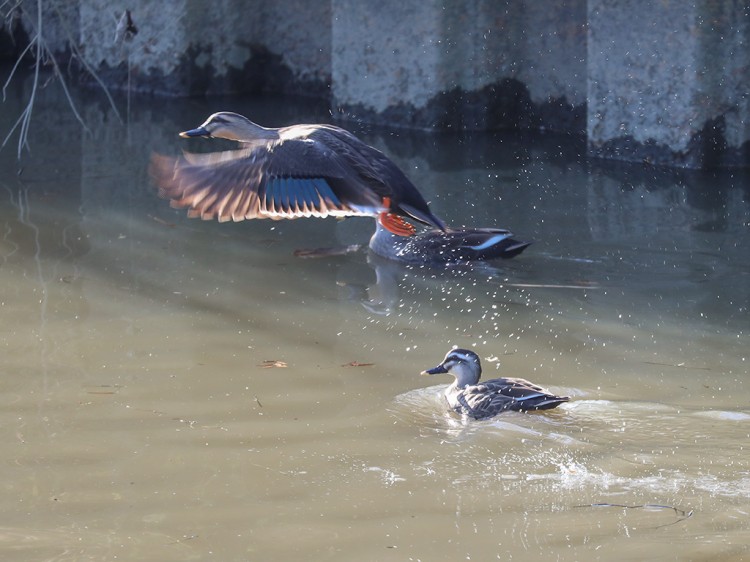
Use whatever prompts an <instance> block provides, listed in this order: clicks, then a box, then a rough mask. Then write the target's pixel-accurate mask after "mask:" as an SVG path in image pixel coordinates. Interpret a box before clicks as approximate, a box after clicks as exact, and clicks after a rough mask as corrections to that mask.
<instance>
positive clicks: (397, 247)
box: [370, 219, 408, 260]
mask: <svg viewBox="0 0 750 562" xmlns="http://www.w3.org/2000/svg"><path fill="white" fill-rule="evenodd" d="M407 241H408V238H405V237H404V236H398V235H396V234H393V233H392V232H389V231H387V230H386V229H385V228H383V225H382V224H380V221H379V220H377V219H376V220H375V234H373V235H372V238H370V249H371V250H372V251H373V252H374V253H376V254H377V255H379V256H382V257H384V258H390V259H393V260H397V259H399V252H400V251H401V249H402V248H403V247H404V244H406V242H407Z"/></svg>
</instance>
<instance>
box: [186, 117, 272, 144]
mask: <svg viewBox="0 0 750 562" xmlns="http://www.w3.org/2000/svg"><path fill="white" fill-rule="evenodd" d="M268 131H269V130H268V129H265V128H264V127H261V126H260V125H257V124H255V123H253V122H252V121H250V119H248V118H247V117H245V116H243V115H240V114H239V113H232V112H231V111H220V112H219V113H214V114H213V115H211V116H210V117H209V118H208V119H206V120H205V121H204V123H203V124H202V125H201V126H200V127H198V128H196V129H190V130H189V131H183V132H181V133H180V136H181V137H183V138H190V137H209V138H210V137H217V138H222V139H229V140H235V141H240V142H252V141H254V140H258V139H263V138H266V136H267V134H266V133H267V132H268Z"/></svg>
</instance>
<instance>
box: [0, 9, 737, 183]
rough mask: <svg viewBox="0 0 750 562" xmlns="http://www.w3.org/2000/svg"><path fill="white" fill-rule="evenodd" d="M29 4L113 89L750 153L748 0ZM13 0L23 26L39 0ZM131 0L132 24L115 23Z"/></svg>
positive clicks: (608, 145) (656, 150) (622, 156)
mask: <svg viewBox="0 0 750 562" xmlns="http://www.w3.org/2000/svg"><path fill="white" fill-rule="evenodd" d="M42 5H43V7H44V10H45V12H44V29H45V32H44V36H45V37H46V38H47V40H48V44H49V45H50V48H51V49H52V50H53V51H56V52H58V53H61V54H62V53H70V52H71V51H75V50H77V51H78V52H79V53H80V55H81V57H82V58H83V60H85V61H86V62H87V63H88V64H89V65H90V67H91V68H92V69H95V71H96V72H97V74H98V75H99V76H100V77H101V78H102V79H103V80H104V81H105V82H106V83H107V84H108V85H109V86H110V87H113V88H120V89H129V90H131V91H136V92H148V93H157V94H166V95H202V94H222V93H255V92H281V93H296V94H305V95H312V96H317V97H321V98H325V99H327V100H329V102H330V105H331V110H332V114H333V116H334V118H336V119H339V120H347V119H349V120H359V121H368V122H373V123H381V124H385V125H387V126H390V127H415V128H424V129H438V130H444V129H469V130H492V129H504V128H517V129H524V128H532V129H544V130H554V131H561V132H567V133H573V134H580V135H585V136H586V138H587V139H588V147H589V153H590V154H591V155H592V156H597V157H602V158H612V159H618V160H630V161H638V162H642V161H643V162H650V163H653V164H664V165H673V166H682V167H695V168H699V167H707V168H708V167H716V166H748V165H750V0H687V1H686V0H564V1H560V2H539V1H537V0H494V1H493V0H473V1H470V2H466V1H461V0H423V1H421V2H404V1H403V0H379V1H378V2H351V1H349V0H321V1H315V2H309V1H306V0H276V1H274V2H270V1H263V0H214V1H210V0H174V1H171V2H152V1H149V0H131V1H129V2H127V3H125V2H123V1H121V0H78V2H65V1H64V0H45V1H44V2H43V3H42ZM23 6H24V19H23V29H24V30H25V31H26V32H27V34H28V35H30V36H33V33H34V29H35V26H36V9H37V2H36V0H25V1H24V4H23ZM58 8H60V9H58ZM6 9H7V8H6ZM126 9H128V10H130V11H131V15H132V19H133V23H134V25H135V27H136V28H137V30H138V33H137V34H135V35H133V36H132V37H124V36H123V34H122V33H120V34H118V33H117V32H116V29H117V22H118V21H119V20H120V18H121V16H122V14H123V13H124V11H125V10H126ZM0 15H3V14H0ZM6 35H7V34H6ZM3 44H4V43H3V42H2V41H0V47H2V46H3ZM5 44H8V43H7V41H6V42H5ZM0 54H1V52H0ZM84 76H85V74H84Z"/></svg>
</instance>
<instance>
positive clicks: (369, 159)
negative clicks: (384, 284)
mask: <svg viewBox="0 0 750 562" xmlns="http://www.w3.org/2000/svg"><path fill="white" fill-rule="evenodd" d="M180 136H181V137H185V138H189V137H208V138H210V137H218V138H224V139H230V140H234V141H238V142H239V143H240V144H241V148H240V149H238V150H230V151H224V152H215V153H209V154H190V153H186V154H184V155H183V156H182V157H178V158H171V157H168V156H161V155H154V156H153V157H152V159H151V167H150V172H151V176H152V177H153V178H154V181H155V183H156V184H157V186H158V188H159V194H160V195H161V196H162V197H165V198H167V199H170V200H171V205H172V206H173V207H177V208H185V207H187V208H188V216H190V217H201V218H202V219H207V220H208V219H214V218H216V219H218V220H219V221H228V220H233V221H241V220H245V219H254V218H270V219H274V220H278V219H295V218H298V217H327V216H357V215H366V216H375V217H377V218H378V220H379V223H380V224H381V225H383V226H384V227H385V228H386V229H388V231H390V232H392V233H394V234H397V235H400V236H410V235H412V234H414V233H415V232H416V228H415V227H414V225H413V224H411V223H410V222H407V220H405V219H410V220H415V221H417V222H420V223H423V224H426V225H429V226H431V227H433V228H437V229H440V230H445V224H444V223H443V221H442V220H441V219H439V218H438V217H437V216H435V215H434V214H433V213H432V212H431V211H430V209H429V207H428V205H427V202H426V201H425V200H424V198H423V197H422V195H421V194H420V193H419V191H418V190H417V188H416V187H415V186H414V184H413V183H412V182H411V181H409V179H408V178H407V177H406V176H405V175H404V173H403V172H402V171H401V170H400V169H399V168H398V167H397V166H396V165H395V164H394V163H393V162H392V161H391V160H390V159H388V157H386V156H385V155H384V154H383V153H382V152H380V151H379V150H377V149H375V148H373V147H371V146H369V145H367V144H365V143H364V142H362V141H361V140H359V139H358V138H357V137H355V136H354V135H352V134H351V133H350V132H348V131H346V130H344V129H341V128H339V127H336V126H333V125H292V126H290V127H282V128H278V129H274V128H266V127H262V126H260V125H258V124H256V123H253V122H252V121H250V120H249V119H247V118H246V117H243V116H242V115H239V114H237V113H231V112H227V111H223V112H220V113H214V114H213V115H211V116H210V117H209V118H208V119H206V121H205V122H204V123H203V124H202V125H201V126H200V127H198V128H196V129H191V130H189V131H183V132H182V133H180Z"/></svg>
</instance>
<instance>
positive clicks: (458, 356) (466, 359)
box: [421, 349, 482, 388]
mask: <svg viewBox="0 0 750 562" xmlns="http://www.w3.org/2000/svg"><path fill="white" fill-rule="evenodd" d="M440 373H450V374H451V375H453V376H454V377H456V386H457V387H458V388H463V387H465V386H467V385H472V384H477V383H478V382H479V377H480V376H481V375H482V363H481V361H480V360H479V356H478V355H477V354H476V353H474V352H473V351H469V350H468V349H452V350H451V351H449V352H448V353H447V354H446V356H445V359H443V362H442V363H440V365H438V366H437V367H433V368H432V369H427V370H426V371H422V373H421V374H422V375H437V374H440Z"/></svg>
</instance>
